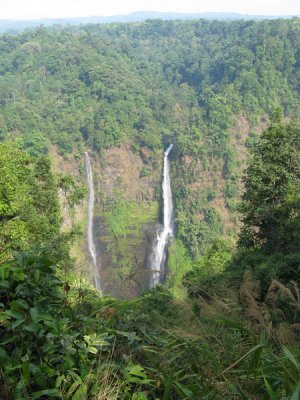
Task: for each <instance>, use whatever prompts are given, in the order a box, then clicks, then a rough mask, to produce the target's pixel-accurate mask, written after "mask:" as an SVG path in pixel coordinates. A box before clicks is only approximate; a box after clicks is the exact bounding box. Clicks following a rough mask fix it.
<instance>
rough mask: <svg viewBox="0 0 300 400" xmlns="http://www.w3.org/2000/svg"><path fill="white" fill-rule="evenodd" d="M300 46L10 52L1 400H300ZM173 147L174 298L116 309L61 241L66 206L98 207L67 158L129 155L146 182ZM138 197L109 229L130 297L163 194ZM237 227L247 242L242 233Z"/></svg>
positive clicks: (129, 31) (135, 28)
mask: <svg viewBox="0 0 300 400" xmlns="http://www.w3.org/2000/svg"><path fill="white" fill-rule="evenodd" d="M299 30H300V23H299V20H298V19H291V20H276V21H261V22H253V21H247V22H245V21H234V22H231V23H228V22H217V21H212V22H208V21H205V20H199V21H192V22H180V21H173V22H162V21H148V22H146V23H142V24H131V25H122V24H112V25H109V26H98V25H90V26H86V27H70V28H67V29H65V30H57V29H56V30H54V31H53V32H51V31H48V30H45V29H38V30H35V31H28V32H25V33H23V34H22V35H17V36H10V35H4V36H2V37H1V38H0V49H1V50H0V52H1V57H0V137H1V141H2V142H1V144H0V194H1V197H0V252H1V255H0V398H1V399H4V400H10V399H16V400H31V399H32V400H33V399H48V398H49V399H64V400H157V399H160V400H198V399H207V400H219V399H220V400H221V399H224V398H225V399H232V400H233V399H245V400H246V399H253V400H254V399H272V400H273V399H276V400H296V399H298V398H299V395H300V384H299V382H300V352H299V326H300V320H299V315H300V314H299V311H300V301H299V283H300V282H299V276H298V275H299V274H298V269H299V263H300V250H299V243H300V222H299V221H300V215H299V214H300V198H299V193H300V191H299V188H300V174H299V161H300V159H299V156H300V146H299V145H300V143H299V140H300V139H299V138H300V128H299V124H298V123H297V122H295V121H294V122H291V121H293V116H294V115H295V114H296V113H297V111H298V110H299V78H300V58H299V57H300V50H299V49H300V42H299V37H300V35H299ZM278 107H281V109H282V110H283V116H281V115H280V112H279V111H277V110H278ZM269 116H271V123H270V126H269V127H268V128H266V129H265V130H264V131H263V133H262V134H261V135H260V137H258V136H259V135H257V133H259V131H260V130H261V127H262V126H263V125H266V121H268V119H269ZM237 120H238V121H239V122H241V121H242V122H243V123H244V125H245V126H246V128H245V127H244V128H239V125H236V123H237ZM243 129H244V131H243ZM242 139H243V141H242ZM171 141H172V142H173V143H174V151H172V154H170V158H171V163H172V175H173V177H172V178H173V179H172V183H173V192H174V197H175V206H176V215H175V219H176V221H175V222H176V229H177V237H176V239H175V240H174V241H173V243H172V245H171V246H170V248H169V259H168V261H169V262H168V268H169V271H168V276H167V279H166V282H165V284H164V285H163V286H158V287H157V288H155V289H153V290H151V291H145V292H144V293H143V295H142V296H140V297H139V298H135V299H133V300H127V301H123V300H116V299H113V298H111V297H102V298H101V297H100V295H99V293H98V292H97V291H95V290H94V289H92V288H91V287H90V285H89V284H88V283H87V282H85V281H83V280H82V279H79V278H78V277H77V276H75V274H74V271H73V270H72V264H73V260H72V259H71V258H70V255H69V246H70V241H71V239H72V238H73V236H74V232H73V231H67V232H64V233H62V230H61V222H62V217H61V212H60V206H59V195H58V194H59V193H62V194H63V195H64V198H65V200H66V202H67V203H68V206H69V207H70V208H72V207H74V206H75V205H76V204H77V203H78V202H80V201H81V200H82V199H83V197H84V196H85V193H86V191H85V190H84V189H83V188H82V187H81V186H80V185H78V181H77V179H78V177H70V176H69V175H66V174H64V173H63V170H62V171H60V173H59V174H54V173H53V171H52V168H51V162H50V158H49V157H48V156H47V152H48V150H49V149H51V146H53V145H55V146H56V147H57V149H58V151H59V152H60V153H61V154H60V155H62V156H64V157H73V159H75V160H79V159H80V157H81V155H82V153H83V149H84V148H85V147H86V146H87V147H89V148H91V149H93V151H94V152H97V153H98V155H99V157H101V155H103V154H104V152H105V151H107V149H108V148H110V147H112V146H122V145H123V144H124V145H125V144H126V146H127V148H129V147H130V149H131V151H133V152H134V153H135V154H140V156H141V159H142V160H143V162H144V166H143V167H142V166H141V164H140V166H139V169H138V170H137V171H138V174H139V175H140V179H144V180H145V182H146V181H147V179H148V178H149V175H150V174H151V172H152V171H154V170H155V168H157V166H158V165H159V162H158V157H160V156H161V154H160V151H161V150H162V147H163V146H164V145H165V144H167V143H170V142H171ZM235 146H236V148H235ZM245 146H248V149H249V150H250V158H249V162H248V169H247V171H246V175H245V177H244V181H243V182H244V187H245V191H244V194H243V196H242V198H241V202H240V205H239V206H238V203H239V191H240V180H241V171H240V168H241V167H242V165H243V163H245V159H243V158H242V157H240V154H239V151H240V153H243V151H246V150H245ZM242 155H243V154H242ZM119 183H120V185H119V186H120V187H118V188H113V189H112V192H111V193H112V194H111V195H108V194H103V196H102V197H101V205H100V206H99V204H97V206H96V209H95V215H96V218H102V220H103V221H102V222H103V225H104V226H105V232H104V233H103V231H102V232H101V233H99V232H98V239H99V236H101V235H102V237H101V241H102V242H103V243H104V242H105V243H106V245H107V253H106V255H107V254H109V256H110V257H111V258H112V259H113V262H114V263H115V265H116V266H119V267H121V273H122V274H121V279H120V282H121V283H122V280H125V279H129V278H130V277H131V278H132V281H134V278H135V273H136V272H137V271H136V270H135V271H133V270H132V266H133V265H135V264H137V262H136V254H135V251H136V250H135V249H136V248H137V247H141V246H142V242H143V240H142V236H143V228H144V227H145V225H147V224H148V223H153V221H154V220H156V218H157V214H158V209H157V199H158V198H159V196H160V193H159V188H158V189H157V193H156V197H157V198H156V199H151V200H148V202H147V201H144V202H143V203H142V202H141V203H139V202H137V201H133V200H129V199H127V198H126V196H125V194H124V193H125V192H124V193H123V190H122V187H121V186H122V185H121V183H122V182H121V177H120V182H119ZM124 185H125V183H124ZM224 204H225V206H223V208H222V205H224ZM226 206H227V207H226ZM236 209H239V212H240V214H241V216H242V222H243V225H242V228H241V231H240V233H239V234H238V236H239V238H238V241H237V243H236V242H235V237H236V236H237V227H236V225H234V220H233V219H231V220H230V222H231V223H232V224H233V226H229V227H228V226H226V223H225V222H226V221H225V212H227V213H228V214H229V215H231V216H232V214H233V212H234V211H235V210H236ZM227 223H228V220H227ZM230 229H232V230H233V231H234V232H233V233H232V234H231V233H230ZM143 243H144V242H143ZM143 245H144V244H143ZM105 272H107V271H105ZM106 283H109V285H110V286H112V285H113V284H114V285H115V286H116V285H117V281H115V280H114V279H111V280H110V282H108V280H107V282H106ZM117 289H119V287H117ZM118 294H119V293H118Z"/></svg>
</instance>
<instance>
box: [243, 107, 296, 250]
mask: <svg viewBox="0 0 300 400" xmlns="http://www.w3.org/2000/svg"><path fill="white" fill-rule="evenodd" d="M244 182H245V193H244V195H243V200H242V205H241V211H242V213H243V224H244V227H243V229H242V232H241V236H240V245H241V246H242V247H259V248H261V249H262V250H263V251H264V252H265V253H266V254H272V253H274V252H282V253H284V254H287V253H291V252H295V251H297V250H299V242H300V197H299V189H300V128H299V126H297V125H296V124H288V125H285V124H283V123H282V122H281V121H280V118H279V116H278V114H277V116H276V117H275V118H274V119H273V122H272V124H271V126H270V127H269V128H268V129H266V130H265V131H264V132H263V134H262V135H261V138H260V140H259V142H258V143H257V145H256V146H255V147H254V149H253V152H252V158H251V160H250V163H249V166H248V169H247V173H246V177H245V180H244Z"/></svg>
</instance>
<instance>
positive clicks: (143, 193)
mask: <svg viewBox="0 0 300 400" xmlns="http://www.w3.org/2000/svg"><path fill="white" fill-rule="evenodd" d="M145 152H146V150H145ZM145 152H143V151H139V152H136V151H133V150H132V149H131V147H130V145H128V144H124V145H122V146H121V147H113V148H111V149H107V150H105V151H103V153H102V154H101V156H99V157H95V158H94V159H93V161H92V165H93V170H94V182H95V196H96V204H95V220H94V227H95V228H94V229H95V232H94V234H95V243H96V248H97V251H98V258H99V260H100V261H99V269H100V274H101V282H103V286H102V287H101V289H102V291H103V292H104V293H109V294H111V295H113V296H116V297H122V298H128V297H135V296H137V295H138V294H139V293H140V292H141V291H142V290H143V289H144V288H147V287H148V286H149V283H148V282H149V274H150V269H149V267H148V265H147V263H146V262H145V260H146V259H147V253H148V251H149V248H150V247H151V240H152V237H153V236H154V226H155V224H156V223H157V221H158V216H159V196H158V195H157V193H159V191H157V188H160V184H161V169H160V164H159V162H160V160H158V162H157V165H159V167H156V168H153V165H152V164H151V163H150V162H147V153H145ZM158 156H159V155H158ZM146 162H147V164H146ZM146 165H147V172H148V174H147V176H144V174H143V173H142V171H144V170H145V166H146Z"/></svg>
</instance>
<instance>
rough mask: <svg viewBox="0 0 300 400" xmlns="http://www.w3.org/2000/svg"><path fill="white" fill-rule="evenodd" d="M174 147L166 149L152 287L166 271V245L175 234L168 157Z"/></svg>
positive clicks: (153, 259)
mask: <svg viewBox="0 0 300 400" xmlns="http://www.w3.org/2000/svg"><path fill="white" fill-rule="evenodd" d="M172 147H173V144H170V146H169V147H168V148H167V150H166V151H165V155H164V169H163V183H162V191H163V203H164V210H163V215H164V224H163V227H160V229H158V231H157V244H156V247H155V248H154V254H153V258H152V270H153V271H154V272H153V282H152V285H151V286H152V287H153V286H156V285H157V284H158V283H159V282H160V280H161V277H162V274H163V272H164V265H165V261H166V246H167V244H168V242H169V240H170V238H171V237H172V236H173V222H172V214H173V200H172V191H171V182H170V162H169V159H168V156H169V153H170V151H171V149H172Z"/></svg>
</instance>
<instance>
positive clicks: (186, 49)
mask: <svg viewBox="0 0 300 400" xmlns="http://www.w3.org/2000/svg"><path fill="white" fill-rule="evenodd" d="M299 32H300V23H299V20H298V19H297V18H294V19H291V20H276V21H261V22H257V21H256V22H255V21H247V22H245V21H234V22H225V21H223V22H220V21H212V22H209V21H206V20H199V21H193V22H180V21H169V22H168V21H165V22H163V21H159V20H152V21H147V22H146V23H143V24H140V23H137V24H129V25H128V24H112V25H89V26H86V27H80V28H78V27H73V28H71V27H70V28H68V29H67V30H64V31H58V32H49V31H47V30H45V29H38V30H36V31H32V32H31V31H28V32H26V33H24V34H22V35H18V36H10V35H4V36H2V37H1V60H0V74H1V78H0V113H1V121H0V135H1V138H2V139H3V140H10V141H11V140H12V141H16V142H18V143H20V145H21V148H24V149H27V150H29V151H31V152H34V153H36V154H38V153H43V152H45V151H46V149H47V147H49V145H50V144H51V143H52V144H55V145H57V146H58V148H59V151H60V152H61V153H62V154H64V155H68V154H71V155H72V156H74V157H77V159H78V158H79V157H80V158H82V154H83V151H84V148H85V147H87V146H88V147H90V148H92V149H93V150H94V151H95V152H98V153H101V152H102V153H103V151H104V150H105V149H107V148H111V147H112V146H121V147H122V146H123V145H124V144H125V143H127V144H129V145H130V146H131V148H132V151H133V152H137V153H139V152H142V155H143V162H144V164H145V165H144V167H143V169H142V170H141V178H142V177H143V176H145V174H146V175H147V174H148V175H149V173H153V170H155V169H157V168H158V165H160V162H159V160H160V158H161V150H162V147H163V145H164V144H167V143H170V142H172V143H174V144H175V148H174V150H175V151H174V153H173V155H174V157H175V159H176V160H178V161H179V162H178V163H177V162H176V163H174V167H173V179H174V188H176V190H175V193H174V195H175V198H176V205H177V206H176V219H177V221H178V235H179V237H180V238H181V239H182V240H183V242H184V245H185V246H186V247H188V250H189V253H190V254H191V255H192V256H193V257H194V258H197V257H198V256H199V255H200V254H201V253H202V252H203V249H204V247H205V246H206V244H208V243H210V242H211V241H212V240H213V238H214V237H216V236H217V235H219V234H232V232H234V231H235V228H234V226H235V224H236V220H235V217H234V215H233V213H232V212H231V211H234V210H235V206H236V198H237V194H238V192H239V188H240V178H241V174H240V170H241V168H242V166H243V163H244V157H240V154H239V153H240V150H241V149H240V148H239V150H238V151H236V150H235V147H236V145H237V144H239V143H240V147H241V146H242V148H243V147H244V146H245V144H246V145H247V146H251V143H252V141H253V140H254V138H255V136H256V135H257V133H258V132H259V131H260V130H261V127H263V126H265V121H267V120H268V116H269V115H271V114H272V113H273V112H274V110H275V109H276V108H277V107H281V108H282V109H283V112H284V115H286V116H291V115H295V114H296V113H297V110H299V74H300V72H299V70H300V68H299V67H300V58H299V57H300V50H299V46H300V44H299V36H300V34H299ZM144 149H146V151H145V150H144ZM241 154H242V151H241ZM151 171H152V172H151ZM203 177H204V178H203ZM201 179H203V180H202V181H201ZM214 180H215V183H212V182H213V181H214ZM157 199H159V193H157ZM226 210H229V216H227V211H226ZM104 212H106V208H105V209H104Z"/></svg>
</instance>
